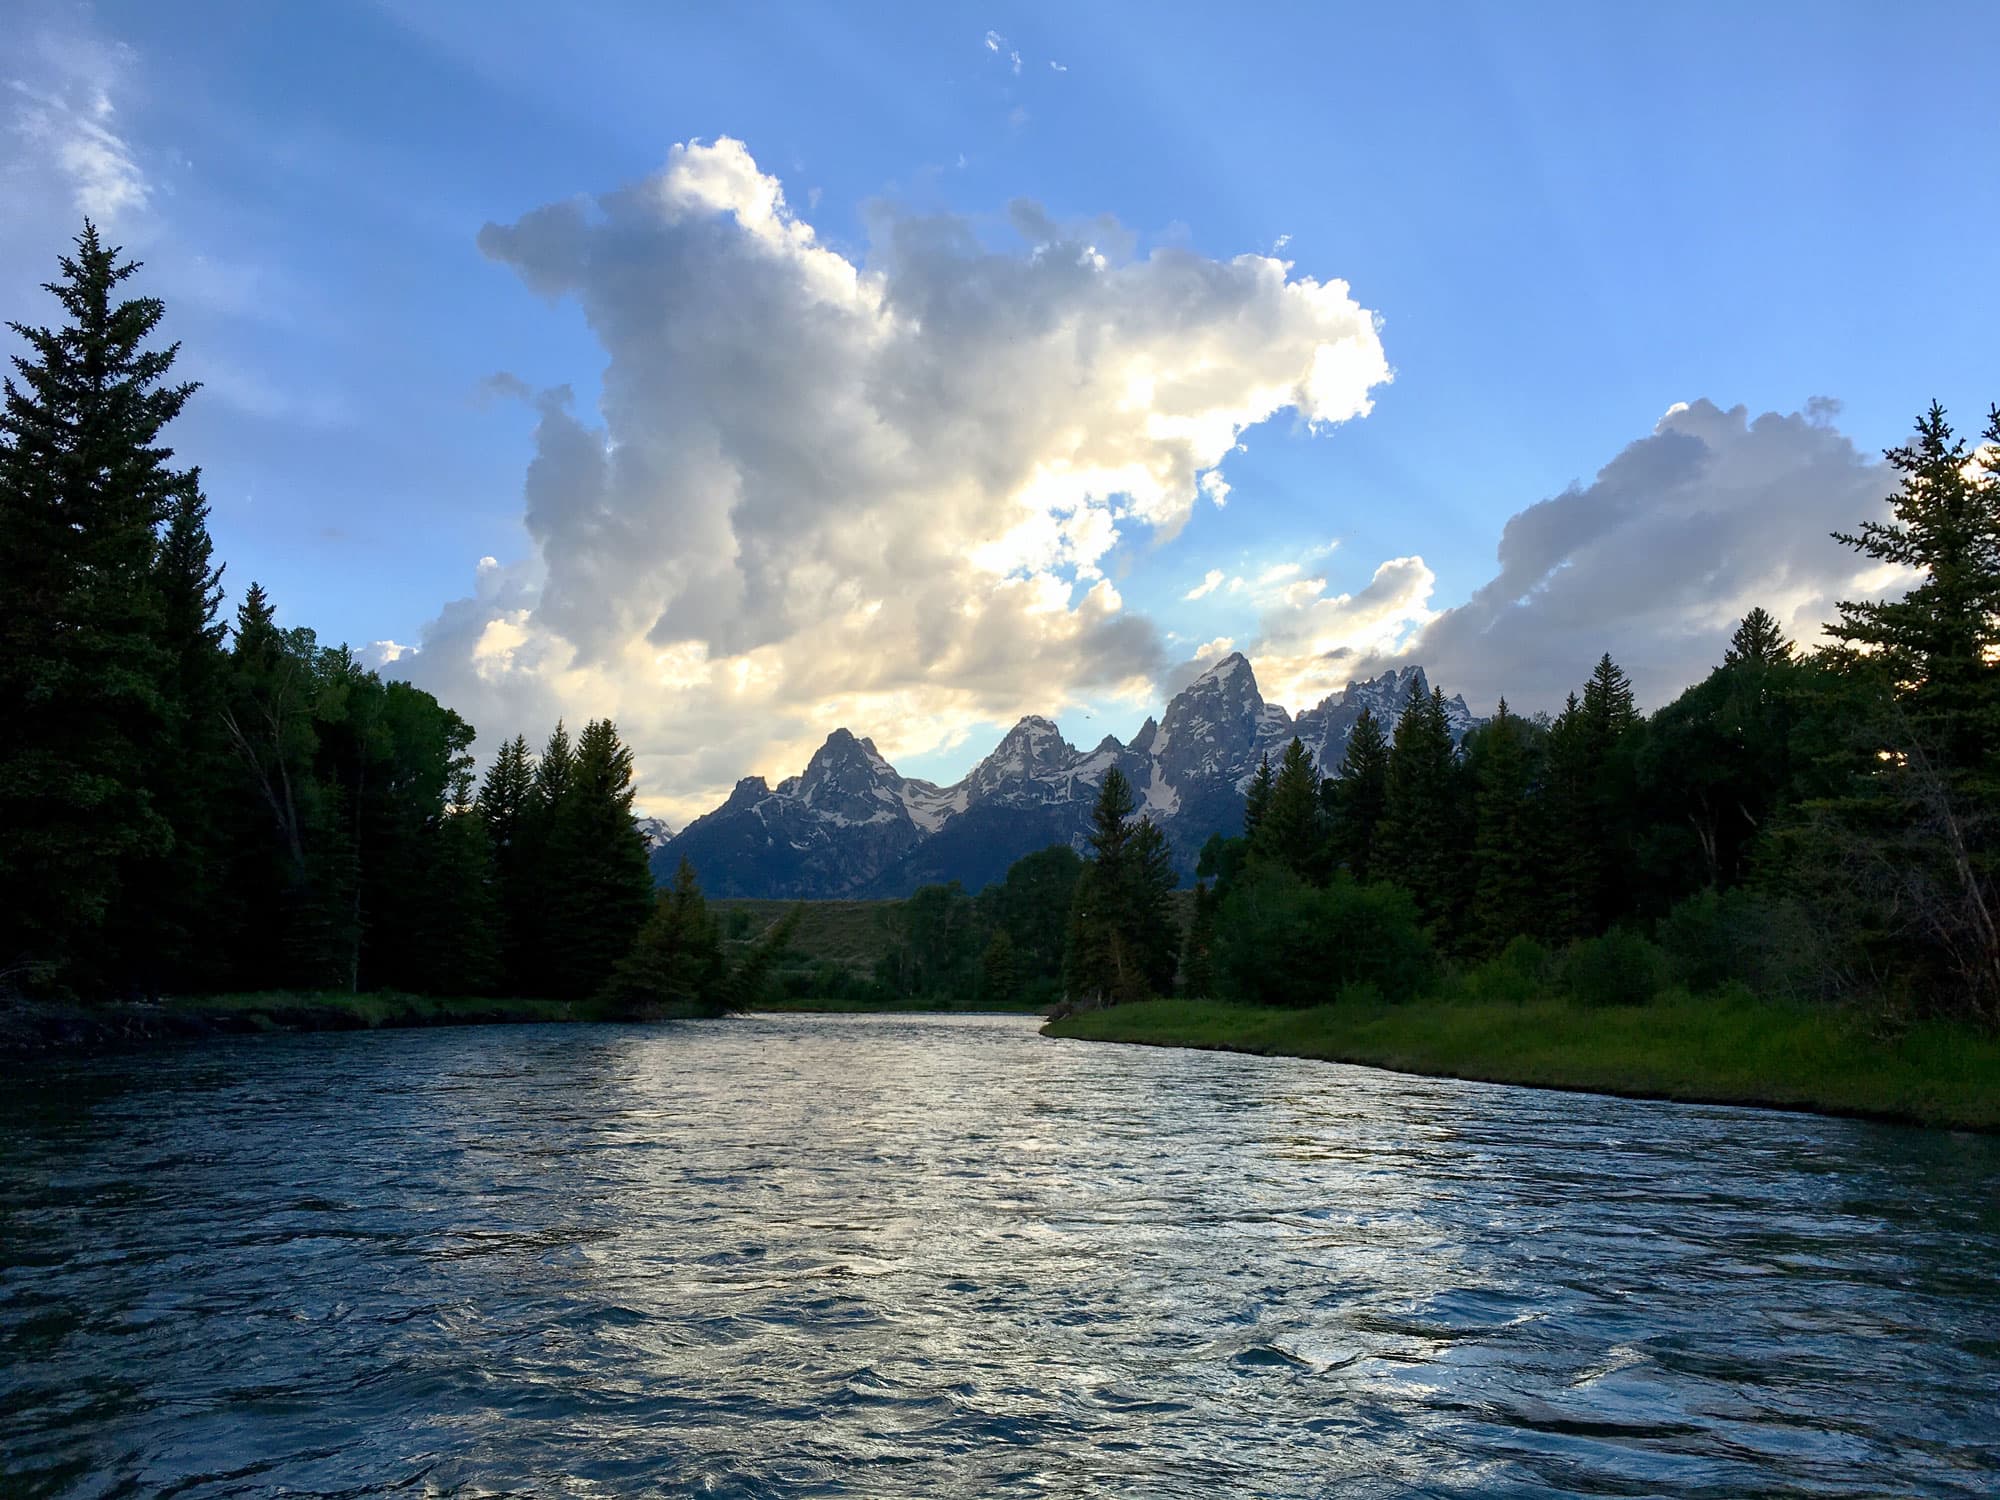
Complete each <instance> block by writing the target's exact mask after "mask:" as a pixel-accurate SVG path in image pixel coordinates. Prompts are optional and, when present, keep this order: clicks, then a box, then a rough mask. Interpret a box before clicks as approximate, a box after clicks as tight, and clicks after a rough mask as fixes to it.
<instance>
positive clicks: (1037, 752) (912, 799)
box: [653, 652, 1484, 899]
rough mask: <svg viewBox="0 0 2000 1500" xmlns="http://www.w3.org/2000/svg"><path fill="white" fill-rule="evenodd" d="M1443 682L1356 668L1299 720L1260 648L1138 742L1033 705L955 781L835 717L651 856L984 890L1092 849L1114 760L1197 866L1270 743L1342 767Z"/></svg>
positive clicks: (761, 875)
mask: <svg viewBox="0 0 2000 1500" xmlns="http://www.w3.org/2000/svg"><path fill="white" fill-rule="evenodd" d="M1429 691H1430V684H1429V682H1428V681H1427V680H1426V679H1425V676H1424V669H1423V668H1422V667H1416V666H1410V667H1400V668H1397V669H1395V670H1393V671H1389V672H1384V673H1383V674H1382V675H1381V676H1380V677H1376V678H1372V679H1363V680H1359V681H1355V682H1350V683H1348V685H1347V686H1346V687H1345V688H1343V689H1342V690H1341V691H1340V692H1338V693H1335V694H1333V695H1332V696H1330V697H1328V698H1326V699H1325V700H1323V701H1322V702H1321V703H1319V704H1318V705H1317V706H1316V707H1314V708H1309V709H1307V710H1306V711H1305V712H1303V713H1301V714H1300V715H1299V716H1298V717H1297V718H1296V719H1294V718H1293V717H1292V715H1291V714H1289V713H1287V712H1286V711H1285V710H1284V709H1283V708H1280V707H1279V706H1277V705H1276V704H1272V703H1266V702H1265V701H1264V698H1263V695H1262V694H1260V693H1259V692H1258V690H1257V676H1256V673H1255V672H1254V671H1253V670H1252V669H1251V666H1250V663H1249V661H1248V659H1247V658H1245V657H1244V656H1243V655H1242V654H1241V653H1240V652H1239V653H1232V654H1231V655H1229V656H1226V657H1224V658H1223V659H1222V660H1221V661H1219V662H1217V663H1216V664H1215V665H1214V666H1212V667H1210V668H1209V669H1208V670H1207V671H1205V672H1203V673H1202V674H1201V676H1199V677H1197V678H1196V679H1195V680H1194V681H1193V682H1191V683H1189V684H1188V685H1187V686H1186V687H1185V688H1183V689H1182V690H1181V691H1180V692H1179V693H1177V694H1175V695H1174V698H1173V701H1172V702H1170V703H1169V704H1168V705H1167V708H1166V712H1165V713H1163V714H1162V715H1161V716H1160V718H1159V720H1158V721H1157V722H1156V721H1154V720H1152V719H1148V720H1147V721H1146V722H1145V724H1144V725H1143V726H1141V728H1140V730H1139V732H1138V733H1137V734H1135V735H1134V736H1133V737H1132V742H1131V744H1129V745H1127V744H1123V743H1121V742H1120V741H1119V740H1118V739H1117V738H1116V737H1114V736H1110V735H1107V736H1106V737H1105V738H1104V739H1103V740H1102V741H1101V742H1100V743H1099V744H1098V745H1097V746H1096V747H1095V748H1094V749H1091V750H1088V751H1082V750H1078V749H1077V748H1076V747H1075V746H1074V745H1072V744H1070V743H1069V742H1068V741H1067V740H1065V739H1064V738H1063V737H1062V733H1061V731H1060V730H1058V729H1057V728H1056V726H1055V724H1054V722H1053V721H1051V720H1049V719H1045V718H1042V717H1040V716H1039V715H1030V716H1029V717H1027V718H1025V719H1023V720H1021V722H1020V723H1018V724H1016V725H1015V726H1014V727H1013V728H1012V729H1010V730H1008V731H1007V733H1006V734H1005V735H1004V736H1003V737H1002V738H1001V740H1000V743H999V744H998V745H996V746H994V748H993V751H992V753H991V754H989V755H988V756H987V757H986V758H985V759H984V760H982V761H980V762H979V764H978V765H976V766H974V767H973V768H972V770H971V771H969V772H967V773H966V775H965V776H964V778H963V779H961V780H960V781H958V782H957V783H955V784H954V785H951V786H948V787H940V786H937V785H935V784H934V783H932V782H928V781H917V780H913V779H911V778H909V777H905V776H903V775H902V774H900V773H899V772H898V771H897V770H896V768H895V767H894V766H892V765H890V764H889V762H888V761H887V760H886V759H884V758H883V756H882V754H881V752H880V751H878V750H877V749H876V748H875V745H874V742H873V741H872V740H868V739H857V738H856V737H855V736H854V735H853V734H852V733H851V732H849V731H848V730H846V729H844V728H843V729H836V730H834V731H833V733H831V734H829V735H828V736H827V737H826V743H825V744H823V745H821V746H820V748H819V749H818V750H817V751H816V752H814V754H813V758H812V759H811V761H809V762H808V763H807V765H806V768H805V770H804V771H803V772H802V773H801V774H799V775H797V776H791V777H787V778H786V779H785V780H783V781H781V782H779V783H778V784H777V785H776V786H775V787H773V786H769V785H767V784H766V783H765V781H764V779H763V778H762V777H761V776H748V777H745V778H744V779H743V780H741V781H739V782H737V783H736V789H735V790H734V791H732V792H731V793H730V794H729V797H728V800H726V801H725V802H724V803H723V804H722V805H721V806H720V807H718V808H716V809H715V810H714V811H713V812H710V813H706V814H704V815H703V816H701V817H699V818H696V819H695V820H694V821H693V822H692V823H690V824H688V826H687V827H686V828H684V829H682V830H681V831H680V832H679V833H678V834H675V835H674V836H673V837H671V838H669V839H666V840H665V841H664V842H662V843H660V844H659V845H658V846H657V847H656V848H655V849H654V852H653V870H654V874H655V875H656V876H658V877H660V878H662V879H664V878H666V877H667V876H669V875H671V874H672V872H673V869H674V867H675V866H676V865H677V864H678V863H679V862H680V860H681V859H682V857H683V856H685V857H686V858H687V859H688V860H690V861H691V862H692V863H693V864H694V867H695V869H696V870H697V871H698V872H699V873H700V875H701V883H702V887H703V889H704V890H706V891H707V892H708V893H709V894H711V895H716V896H763V897H778V898H792V899H814V898H825V897H835V896H904V895H908V894H909V893H910V892H911V891H913V890H915V889H916V888H917V887H918V886H920V885H927V884H932V883H935V882H939V881H948V880H956V881H959V882H961V883H962V884H963V885H964V886H965V887H966V889H967V890H978V889H979V888H980V887H982V886H984V885H986V884H988V883H989V882H991V881H994V880H997V879H999V878H1000V877H1001V876H1002V875H1004V874H1006V872H1007V867H1008V866H1009V865H1011V864H1012V863H1013V862H1014V861H1015V860H1017V859H1019V858H1020V857H1021V856H1022V855H1024V854H1031V853H1033V852H1034V851H1035V850H1037V849H1042V848H1046V847H1047V846H1048V845H1050V844H1070V845H1073V846H1076V847H1081V846H1082V843H1083V837H1084V831H1085V828H1086V827H1087V825H1088V823H1089V820H1090V806H1091V803H1092V802H1093V801H1094V800H1095V799H1096V796H1097V789H1098V787H1099V786H1100V785H1101V784H1102V783H1103V780H1104V773H1105V772H1106V771H1107V770H1109V769H1110V768H1111V767H1112V766H1116V767H1118V769H1119V770H1121V771H1122V772H1124V774H1125V777H1126V779H1127V780H1128V781H1130V782H1131V783H1132V789H1133V793H1134V795H1135V796H1136V797H1137V798H1138V800H1139V806H1140V810H1141V811H1142V812H1145V813H1147V814H1149V815H1150V816H1151V817H1152V819H1153V821H1154V822H1156V823H1158V824H1159V825H1160V828H1161V830H1162V831H1163V832H1164V833H1165V834H1166V835H1167V840H1168V842H1169V844H1170V845H1171V846H1172V848H1173V851H1174V858H1175V861H1176V863H1177V865H1178V866H1179V867H1180V869H1181V871H1182V873H1183V874H1187V873H1190V872H1191V871H1192V870H1193V868H1194V862H1195V858H1196V855H1197V854H1198V853H1199V851H1200V849H1201V846H1202V845H1203V844H1204V843H1206V842H1207V840H1208V837H1209V835H1210V834H1213V833H1218V832H1230V833H1233V832H1236V831H1237V830H1239V829H1240V828H1241V827H1242V825H1243V801H1244V789H1245V787H1246V786H1247V785H1248V784H1249V781H1250V778H1251V777H1252V776H1253V775H1255V774H1256V770H1257V762H1258V760H1259V759H1260V758H1261V757H1262V756H1264V755H1266V754H1268V755H1269V756H1270V757H1271V759H1272V760H1273V761H1274V762H1275V761H1276V760H1277V758H1278V756H1279V755H1280V754H1281V753H1282V752H1283V750H1284V748H1285V746H1286V745H1288V744H1289V743H1290V742H1291V740H1292V738H1293V736H1294V735H1296V736H1297V737H1298V738H1299V739H1300V740H1302V741H1303V742H1304V744H1305V747H1306V748H1307V749H1308V750H1310V751H1311V752H1312V753H1313V758H1314V760H1315V761H1316V762H1317V763H1318V764H1319V765H1320V766H1322V767H1324V768H1326V770H1327V772H1328V773H1329V774H1331V772H1332V770H1333V768H1335V767H1337V766H1338V765H1339V764H1340V759H1341V756H1342V755H1343V754H1344V753H1345V751H1346V749H1347V739H1348V736H1349V735H1350V734H1352V733H1353V731H1354V723H1355V721H1356V720H1357V719H1359V718H1360V717H1361V710H1362V709H1363V708H1372V709H1373V710H1374V711H1375V715H1376V717H1377V718H1378V719H1381V720H1382V721H1383V725H1384V728H1385V729H1387V728H1388V727H1389V726H1391V725H1393V724H1394V722H1395V720H1396V718H1397V717H1398V716H1399V715H1400V714H1401V713H1402V711H1403V706H1404V705H1405V704H1406V703H1408V702H1409V700H1410V698H1411V697H1412V696H1413V695H1415V694H1418V693H1428V692H1429ZM1447 712H1448V715H1449V717H1450V721H1451V728H1452V736H1453V738H1454V739H1455V740H1462V739H1463V738H1464V737H1465V736H1466V734H1468V733H1469V732H1470V731H1471V730H1472V729H1473V728H1475V727H1476V726H1477V725H1478V724H1480V723H1482V722H1484V721H1483V720H1479V719H1476V718H1474V717H1473V715H1472V712H1471V710H1470V709H1468V708H1467V707H1466V706H1465V699H1464V698H1463V697H1453V698H1450V699H1448V700H1447Z"/></svg>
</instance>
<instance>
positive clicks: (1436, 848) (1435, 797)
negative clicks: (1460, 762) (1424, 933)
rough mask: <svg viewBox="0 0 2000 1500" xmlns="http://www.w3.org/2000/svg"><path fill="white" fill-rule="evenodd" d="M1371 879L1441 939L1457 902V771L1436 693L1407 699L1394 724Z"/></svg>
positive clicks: (1452, 925)
mask: <svg viewBox="0 0 2000 1500" xmlns="http://www.w3.org/2000/svg"><path fill="white" fill-rule="evenodd" d="M1385 787H1386V799H1385V806H1384V809H1383V814H1382V826H1381V835H1380V844H1379V847H1378V849H1377V852H1376V868H1375V874H1376V875H1377V876H1378V877H1379V878H1382V879H1386V880H1391V881H1394V882H1395V883H1396V884H1397V885H1400V886H1401V887H1402V888H1403V889H1404V890H1406V891H1408V892H1409V893H1410V894H1411V895H1412V896H1414V897H1415V898H1416V902H1417V909H1418V910H1419V911H1420V912H1421V913H1422V914H1423V918H1424V922H1425V924H1426V925H1427V926H1428V927H1429V928H1430V929H1431V931H1432V933H1433V934H1434V935H1435V936H1437V937H1438V938H1440V939H1442V938H1445V937H1447V936H1448V935H1449V934H1451V933H1452V932H1453V931H1454V930H1455V929H1456V925H1457V921H1458V915H1459V910H1458V909H1459V904H1460V900H1461V897H1462V887H1463V884H1464V881H1463V872H1464V861H1463V858H1462V852H1463V851H1462V849H1461V844H1462V842H1463V840H1464V835H1465V825H1466V822H1467V820H1466V819H1465V818H1464V817H1462V816H1461V810H1460V808H1459V795H1458V791H1459V789H1458V766H1457V757H1456V755H1455V753H1454V750H1453V746H1452V741H1451V721H1450V719H1449V718H1448V717H1447V716H1446V713H1445V705H1444V694H1443V692H1442V690H1440V689H1435V688H1434V689H1432V691H1431V692H1430V693H1429V694H1428V695H1425V694H1413V695H1412V696H1411V698H1410V701H1409V702H1408V703H1407V704H1405V705H1404V708H1403V713H1402V717H1401V718H1400V719H1398V720H1397V722H1396V739H1395V743H1394V744H1393V745H1392V746H1391V747H1390V750H1389V763H1388V768H1387V775H1386V779H1385Z"/></svg>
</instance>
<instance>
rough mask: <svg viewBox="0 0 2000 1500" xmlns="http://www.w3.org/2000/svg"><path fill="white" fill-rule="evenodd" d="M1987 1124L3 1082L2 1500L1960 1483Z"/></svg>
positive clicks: (996, 1091) (1431, 1098)
mask: <svg viewBox="0 0 2000 1500" xmlns="http://www.w3.org/2000/svg"><path fill="white" fill-rule="evenodd" d="M1996 1264H2000V1142H1996V1141H1994V1140H1991V1139H1980V1138H1970V1137H1962V1136H1951V1135H1944V1134H1938V1133H1928V1132H1921V1131H1913V1130H1900V1129H1895V1128H1890V1127H1882V1126H1873V1125H1864V1124H1856V1123H1852V1122H1844V1121H1832V1120H1816V1119H1811V1118H1808V1117H1803V1116H1796V1115H1779V1114H1768V1113H1762V1112H1757V1111H1742V1110H1729V1109H1717V1108H1705V1107H1679V1106H1661V1105H1654V1104H1634V1103H1628V1102H1623V1101H1618V1100H1611V1099H1596V1098H1591V1097H1589V1096H1583V1095H1572V1094H1546V1093H1536V1092H1533V1091H1528V1090H1517V1089H1506V1088H1496V1087H1492V1086H1487V1085H1478V1084H1464V1083H1454V1082H1442V1081H1432V1080H1422V1079H1411V1078H1399V1077H1396V1076H1393V1075H1389V1074H1382V1073H1373V1072H1368V1071H1365V1070H1358V1069H1348V1068H1337V1067H1327V1066H1322V1065H1317V1064H1308V1063H1298V1062H1289V1061H1286V1060H1282V1059H1264V1058H1248V1057H1230V1056H1223V1055H1217V1054H1189V1053H1176V1052H1161V1051H1151V1050H1144V1049H1127V1048H1113V1047H1102V1046H1087V1045H1083V1044H1076V1043H1057V1042H1050V1041H1047V1040H1044V1039H1043V1038H1041V1037H1039V1036H1037V1035H1036V1034H1035V1032H1034V1029H1033V1025H1032V1023H1030V1022H1027V1021H1024V1020H1019V1019H1014V1018H997V1017H960V1018H940V1019H925V1018H908V1017H895V1018H888V1017H882V1018H870V1017H795V1018H759V1019H751V1020H739V1021H732V1022H724V1023H707V1024H690V1025H682V1026H664V1027H651V1028H639V1027H635V1028H629V1029H624V1028H560V1027H546V1028H491V1029H488V1028H469V1029H463V1030H440V1031H432V1032H420V1033H402V1034H393V1035H388V1034H371V1033H338V1034H330V1035H322V1036H301V1037H261V1038H243V1039H236V1040H231V1041H226V1042H216V1043H210V1044H202V1045H199V1046H192V1047H189V1048H186V1049H184V1050H177V1051H168V1052H162V1053H158V1054H153V1055H149V1056H145V1057H140V1058H129V1059H122V1060H116V1059H103V1060H92V1061H82V1062H76V1063H72V1064H67V1065H60V1066H58V1067H56V1068H55V1069H54V1070H52V1071H48V1072H44V1073H42V1074H39V1075H36V1076H32V1077H16V1078H9V1079H0V1477H4V1479H5V1481H6V1482H5V1484H4V1486H0V1489H4V1491H5V1493H7V1494H9V1495H16V1494H18V1495H28V1496H39V1495H51V1496H53V1495H64V1496H71V1495H74V1496H113V1495H174V1496H189V1497H213V1496H238V1495H268V1494H286V1495H313V1496H326V1497H331V1496H361V1495H383V1494H411V1495H426V1496H431V1495H436V1496H468V1497H470V1496H482V1497H493V1496H505V1495H523V1496H527V1495H533V1496H576V1497H605V1496H625V1495H688V1496H693V1495H702V1496H764V1495H775V1494H780V1493H782V1494H786V1495H837V1494H866V1495H880V1496H902V1495H911V1496H915V1495H923V1496H985V1495H995V1494H1021V1495H1037V1494H1047V1495H1062V1496H1092V1495H1138V1494H1143V1495H1161V1496H1181V1495H1212V1494H1221V1493H1237V1494H1258V1495H1272V1496H1396V1495H1408V1496H1417V1495H1426V1496H1456V1495H1475V1494H1476V1495H1509V1494H1516V1495H1545V1494H1567V1495H1640V1494H1643V1495H1671V1496H1715V1497H1721V1496H1738V1495H1743V1494H1753V1493H1754V1494H1758V1495H1773V1496H1784V1495H1814V1496H1862V1495H1882V1494H1896V1495H1917V1494H1920V1495H1975V1494H1990V1493H1992V1492H1993V1491H1994V1488H1995V1485H1996V1476H2000V1286H1997V1285H1996V1280H1995V1277H1994V1275H1993V1268H1994V1266H1995V1265H1996Z"/></svg>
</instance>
